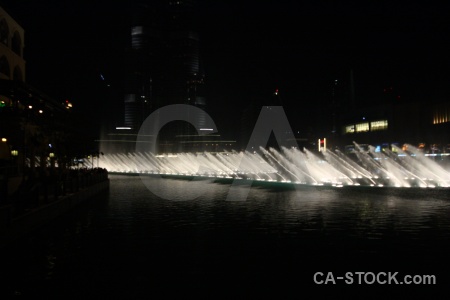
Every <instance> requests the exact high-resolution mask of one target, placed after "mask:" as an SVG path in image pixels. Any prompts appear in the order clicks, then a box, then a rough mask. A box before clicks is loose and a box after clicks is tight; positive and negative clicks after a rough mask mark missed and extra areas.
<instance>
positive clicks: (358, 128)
mask: <svg viewBox="0 0 450 300" xmlns="http://www.w3.org/2000/svg"><path fill="white" fill-rule="evenodd" d="M355 126H356V132H365V131H369V123H359V124H356V125H355Z"/></svg>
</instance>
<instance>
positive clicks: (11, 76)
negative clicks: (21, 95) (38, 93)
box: [0, 7, 25, 81]
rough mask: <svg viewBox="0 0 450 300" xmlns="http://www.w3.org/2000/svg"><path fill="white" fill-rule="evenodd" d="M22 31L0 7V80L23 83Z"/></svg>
mask: <svg viewBox="0 0 450 300" xmlns="http://www.w3.org/2000/svg"><path fill="white" fill-rule="evenodd" d="M23 49H24V30H23V28H22V27H21V26H20V25H19V24H18V23H17V22H16V21H15V20H14V19H13V18H12V17H11V16H10V15H9V14H8V12H6V11H5V10H4V9H3V8H1V7H0V79H8V80H19V81H25V60H24V58H23Z"/></svg>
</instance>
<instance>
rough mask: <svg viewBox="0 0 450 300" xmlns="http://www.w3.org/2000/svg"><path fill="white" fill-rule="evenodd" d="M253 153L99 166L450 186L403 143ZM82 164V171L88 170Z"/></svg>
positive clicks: (310, 181) (134, 156)
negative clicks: (402, 146) (347, 151)
mask: <svg viewBox="0 0 450 300" xmlns="http://www.w3.org/2000/svg"><path fill="white" fill-rule="evenodd" d="M259 150H260V151H258V152H256V151H255V152H253V153H250V152H236V151H231V152H220V153H208V152H204V153H197V154H194V153H178V154H163V155H154V154H152V153H150V152H148V153H129V154H105V155H104V156H102V157H101V159H100V160H99V162H98V165H99V167H101V168H106V169H108V170H109V172H111V173H126V174H156V175H163V176H167V177H170V176H177V177H178V176H181V177H206V178H228V179H238V180H257V181H268V182H282V183H291V184H300V185H316V186H327V185H329V186H335V187H343V186H368V187H370V186H373V187H404V188H408V187H421V188H435V187H441V188H447V187H450V173H449V172H447V171H446V170H444V169H443V168H442V167H441V166H440V165H439V164H438V163H436V162H435V161H433V160H432V159H430V158H429V157H426V156H425V155H424V154H423V153H422V152H420V151H419V149H417V148H415V147H413V146H411V145H408V151H403V150H402V149H400V148H398V147H396V146H392V150H389V149H384V150H383V151H381V152H377V151H376V149H375V147H373V146H368V148H364V149H363V148H362V147H360V146H359V145H358V144H356V143H355V151H354V152H353V153H352V154H351V155H348V154H344V153H342V152H340V151H339V150H336V151H331V150H327V151H323V152H321V153H319V154H315V153H313V152H311V151H309V150H306V149H303V150H299V149H297V148H289V149H288V148H284V147H282V148H281V150H280V151H277V150H276V149H273V148H269V149H268V150H266V149H264V148H262V147H261V148H260V149H259ZM88 164H89V162H87V165H85V166H86V167H90V166H89V165H88Z"/></svg>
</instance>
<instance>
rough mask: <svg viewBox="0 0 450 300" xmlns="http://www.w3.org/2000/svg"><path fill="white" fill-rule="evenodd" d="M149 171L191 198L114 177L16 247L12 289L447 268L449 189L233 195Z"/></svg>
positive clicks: (83, 291)
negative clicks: (99, 194) (103, 190)
mask: <svg viewBox="0 0 450 300" xmlns="http://www.w3.org/2000/svg"><path fill="white" fill-rule="evenodd" d="M149 180H152V181H153V182H152V183H151V184H153V185H154V187H152V190H153V188H155V189H158V190H159V191H169V192H172V193H173V195H174V199H175V200H177V197H178V196H177V195H182V196H183V197H181V198H180V199H185V198H186V197H185V196H188V197H189V198H193V200H190V201H170V200H164V199H161V198H159V197H157V196H155V195H154V194H152V193H151V192H150V191H149V190H148V189H147V188H146V186H145V185H144V184H143V183H142V181H141V180H140V178H139V177H137V176H130V177H127V176H111V189H110V193H109V198H108V199H107V201H103V200H102V199H99V201H97V202H92V203H90V204H89V205H86V206H83V207H80V208H79V209H78V210H77V211H74V212H73V213H71V214H70V215H68V216H65V217H64V218H63V219H62V220H59V221H58V222H56V223H53V224H51V225H50V226H48V227H46V228H44V229H43V230H42V231H40V232H39V233H37V234H35V235H33V236H32V237H30V238H28V239H26V240H25V241H23V242H21V243H19V244H18V245H16V246H14V247H13V248H12V249H9V250H8V251H9V252H8V255H9V257H8V258H7V259H5V257H3V259H4V260H5V262H4V265H6V270H7V271H8V274H9V275H7V276H5V277H6V278H5V279H3V282H7V283H8V288H7V289H5V291H6V292H7V293H8V294H20V295H22V294H32V295H38V294H41V293H42V294H45V295H47V294H59V295H62V296H67V295H78V296H87V295H90V296H92V295H97V296H105V295H117V294H118V293H122V292H123V293H124V295H127V296H133V295H139V294H144V293H145V294H148V293H149V292H150V291H156V290H158V289H169V290H172V289H178V288H180V289H181V288H183V289H201V288H203V287H204V286H205V285H208V286H223V284H230V283H232V284H233V285H234V287H236V288H238V287H241V288H242V287H247V288H248V287H258V289H262V288H265V287H269V286H271V285H270V284H268V285H265V284H262V283H267V282H269V283H271V284H272V286H276V285H275V284H274V283H275V282H287V280H294V281H295V282H296V284H297V285H299V286H302V287H305V286H310V285H312V276H313V274H314V272H316V271H323V272H327V271H333V270H334V271H341V272H347V271H353V272H356V271H361V270H363V271H372V272H376V271H380V270H381V271H382V270H384V271H386V270H390V271H399V272H401V271H405V272H406V271H409V272H410V273H412V274H422V273H428V274H441V276H445V274H446V272H445V269H446V267H447V265H446V263H447V255H448V253H449V250H450V242H449V241H450V218H449V212H450V199H449V195H448V193H447V192H439V191H433V193H432V194H423V195H417V194H401V193H399V194H397V195H392V194H389V193H384V194H381V193H377V192H358V191H350V190H342V189H334V190H333V189H328V190H326V189H324V190H317V189H313V188H311V189H303V190H295V189H280V188H277V189H273V190H271V189H267V188H261V187H259V188H258V187H253V188H252V189H251V190H250V193H249V196H248V198H247V200H246V201H237V202H233V201H225V199H226V197H227V193H228V190H229V188H230V185H228V184H217V183H212V182H210V181H207V180H205V181H186V180H174V179H159V178H152V179H149ZM147 184H148V182H147ZM180 192H182V193H183V194H180ZM200 192H201V193H200ZM191 196H192V197H191ZM3 274H5V273H3ZM175 287H176V288H175Z"/></svg>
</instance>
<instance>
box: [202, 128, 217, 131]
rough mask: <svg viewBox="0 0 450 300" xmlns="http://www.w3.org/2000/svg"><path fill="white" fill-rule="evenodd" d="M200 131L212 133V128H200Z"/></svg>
mask: <svg viewBox="0 0 450 300" xmlns="http://www.w3.org/2000/svg"><path fill="white" fill-rule="evenodd" d="M200 130H201V131H213V130H214V129H212V128H200Z"/></svg>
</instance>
